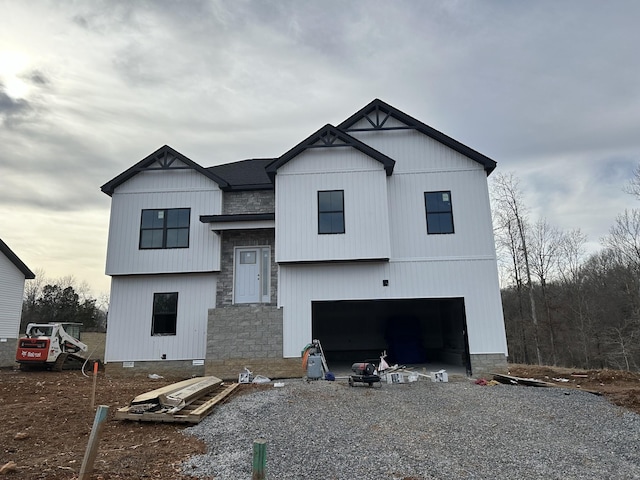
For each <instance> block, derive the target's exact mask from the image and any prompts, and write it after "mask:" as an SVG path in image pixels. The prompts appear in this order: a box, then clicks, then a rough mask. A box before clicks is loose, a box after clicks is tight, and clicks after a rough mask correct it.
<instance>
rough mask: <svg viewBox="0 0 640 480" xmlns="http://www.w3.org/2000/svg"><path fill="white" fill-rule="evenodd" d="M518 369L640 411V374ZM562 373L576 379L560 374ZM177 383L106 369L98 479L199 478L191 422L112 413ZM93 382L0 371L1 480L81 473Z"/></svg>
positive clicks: (68, 375)
mask: <svg viewBox="0 0 640 480" xmlns="http://www.w3.org/2000/svg"><path fill="white" fill-rule="evenodd" d="M510 373H511V374H512V375H515V376H520V377H527V378H536V379H541V380H545V381H548V382H552V383H557V384H559V385H562V386H563V387H566V388H581V389H586V390H594V391H599V392H602V393H603V394H604V395H605V396H606V397H607V398H609V399H610V400H611V401H612V402H613V403H616V404H618V405H622V406H624V407H626V408H629V409H631V410H633V411H635V412H638V413H640V374H637V373H634V374H632V373H627V372H618V371H612V370H601V371H576V370H568V369H552V368H548V367H533V366H528V365H513V366H512V367H511V370H510ZM560 378H564V379H566V380H568V381H567V382H560V381H557V380H554V379H560ZM169 383H172V382H171V381H167V380H164V379H161V380H151V379H148V378H136V379H112V378H109V377H106V376H105V375H104V374H102V373H99V374H98V379H97V389H96V402H95V403H96V405H108V406H109V407H110V412H109V414H110V418H109V420H108V421H107V422H106V424H105V426H104V429H103V433H102V437H101V439H100V443H99V450H98V455H97V457H96V461H95V465H94V473H93V474H92V475H91V478H92V479H93V480H98V479H100V480H112V479H162V480H169V479H183V480H184V479H188V478H191V477H189V476H184V475H182V474H181V469H180V464H181V462H182V461H183V460H184V459H185V458H187V457H188V456H190V455H193V454H197V453H203V452H204V451H205V446H204V445H203V444H202V443H201V442H200V441H198V440H196V439H195V438H192V437H189V436H184V435H182V434H181V433H180V431H181V430H182V429H183V428H184V426H180V425H176V424H151V423H137V422H127V421H116V420H113V418H112V417H113V414H114V412H115V410H117V409H118V408H119V407H122V406H125V405H128V403H129V401H130V400H131V399H132V398H133V397H135V396H136V395H139V394H141V393H144V392H147V391H149V390H153V389H155V388H159V387H161V386H164V385H167V384H169ZM92 386H93V379H92V378H87V377H85V376H83V374H82V373H81V372H79V371H64V372H59V373H55V372H47V371H44V372H21V371H13V370H0V467H2V466H3V465H6V464H8V463H9V462H14V463H15V470H14V471H12V472H11V471H10V472H8V473H6V474H5V475H4V476H3V475H0V479H1V478H20V479H66V480H69V479H75V478H77V477H78V473H79V471H80V466H81V464H82V459H83V457H84V452H85V450H86V447H87V442H88V439H89V434H90V432H91V427H92V425H93V419H94V415H95V410H94V409H92V408H91V397H92ZM247 388H248V389H252V388H253V386H247ZM478 388H480V387H478ZM513 388H534V387H515V386H514V387H513ZM232 401H233V400H232ZM213 415H215V410H214V413H213Z"/></svg>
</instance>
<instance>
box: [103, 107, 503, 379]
mask: <svg viewBox="0 0 640 480" xmlns="http://www.w3.org/2000/svg"><path fill="white" fill-rule="evenodd" d="M495 166H496V164H495V162H494V161H493V160H491V159H490V158H488V157H486V156H484V155H482V154H480V153H478V152H476V151H475V150H472V149H471V148H469V147H467V146H465V145H462V144H461V143H459V142H457V141H455V140H453V139H452V138H450V137H447V136H446V135H444V134H442V133H440V132H438V131H436V130H434V129H432V128H431V127H429V126H427V125H425V124H424V123H422V122H420V121H418V120H416V119H414V118H413V117H410V116H408V115H407V114H405V113H403V112H401V111H399V110H397V109H395V108H394V107H392V106H390V105H388V104H386V103H384V102H382V101H381V100H374V101H373V102H371V103H370V104H368V105H367V106H365V107H364V108H363V109H361V110H360V111H358V112H356V113H355V114H354V115H352V116H351V117H349V118H348V119H347V120H345V121H344V122H342V123H341V124H339V125H338V126H332V125H325V126H324V127H322V128H321V129H320V130H318V131H317V132H315V133H314V134H312V135H311V136H309V137H308V138H307V139H305V140H303V141H302V142H301V143H299V144H298V145H296V146H295V147H293V148H292V149H291V150H289V151H288V152H286V153H285V154H283V155H282V156H281V157H279V158H276V159H252V160H244V161H240V162H234V163H230V164H226V165H219V166H214V167H209V168H203V167H202V166H200V165H199V164H197V163H196V162H194V161H193V160H191V159H189V158H186V157H185V156H183V155H181V154H180V153H178V152H177V151H175V150H173V149H172V148H170V147H168V146H164V147H162V148H160V149H159V150H158V151H156V152H154V153H152V154H151V155H149V156H148V157H146V158H144V159H143V160H141V161H140V162H138V163H137V164H136V165H134V166H133V167H131V168H130V169H128V170H126V171H125V172H123V173H122V174H120V175H118V176H117V177H115V178H114V179H113V180H111V181H109V182H107V183H106V184H105V185H103V186H102V191H103V192H105V193H106V194H108V195H110V196H111V197H112V206H111V221H110V227H109V244H108V251H107V267H106V273H107V275H110V276H111V277H112V283H111V305H110V310H109V319H108V329H107V346H106V354H105V361H106V363H107V368H108V369H111V370H112V371H113V370H117V369H120V368H124V369H130V370H129V371H130V372H133V373H138V372H141V373H144V372H147V371H150V370H153V371H167V370H173V371H175V372H176V373H182V374H184V375H188V374H202V373H203V372H206V373H207V374H213V375H217V376H222V377H223V378H231V377H234V376H237V374H238V372H240V371H242V368H244V367H245V366H249V367H250V368H252V369H253V370H255V371H257V372H259V373H261V374H264V375H269V376H272V377H279V376H292V375H300V374H301V373H300V354H301V350H302V348H303V347H304V346H305V345H307V344H308V343H310V342H311V340H312V339H314V338H318V339H320V340H321V342H322V344H323V347H324V350H325V354H326V355H327V357H328V359H329V360H330V361H336V362H337V361H345V362H354V361H361V360H364V359H368V358H376V357H377V356H378V355H379V354H380V352H381V351H382V350H387V351H388V352H389V360H390V361H392V362H394V363H395V362H397V363H404V364H411V363H413V364H416V363H427V362H438V363H445V364H451V365H457V366H464V367H466V369H467V372H468V373H469V374H474V375H477V374H480V373H483V372H486V371H489V370H496V369H503V368H504V367H505V366H506V356H507V345H506V337H505V330H504V320H503V315H502V306H501V302H500V291H499V286H498V274H497V265H496V253H495V246H494V239H493V230H492V223H491V209H490V205H489V195H488V188H487V176H488V175H489V174H490V173H491V172H492V171H493V169H494V168H495Z"/></svg>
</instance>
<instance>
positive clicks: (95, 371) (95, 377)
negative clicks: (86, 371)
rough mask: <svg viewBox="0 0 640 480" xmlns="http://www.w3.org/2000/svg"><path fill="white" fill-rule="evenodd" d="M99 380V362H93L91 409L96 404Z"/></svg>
mask: <svg viewBox="0 0 640 480" xmlns="http://www.w3.org/2000/svg"><path fill="white" fill-rule="evenodd" d="M97 381H98V362H93V391H92V392H91V409H93V408H94V407H95V404H96V382H97Z"/></svg>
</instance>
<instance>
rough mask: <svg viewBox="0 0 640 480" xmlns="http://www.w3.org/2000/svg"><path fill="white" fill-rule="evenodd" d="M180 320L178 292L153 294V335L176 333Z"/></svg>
mask: <svg viewBox="0 0 640 480" xmlns="http://www.w3.org/2000/svg"><path fill="white" fill-rule="evenodd" d="M177 320H178V292H172V293H154V294H153V318H152V321H151V335H175V334H176V324H177Z"/></svg>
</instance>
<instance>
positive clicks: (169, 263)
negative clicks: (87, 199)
mask: <svg viewBox="0 0 640 480" xmlns="http://www.w3.org/2000/svg"><path fill="white" fill-rule="evenodd" d="M138 177H140V178H138ZM172 181H173V182H174V183H175V184H174V183H171V182H172ZM167 184H169V185H171V187H169V186H167ZM160 188H166V189H167V190H166V191H162V190H158V189H160ZM190 188H191V189H190ZM154 208H191V222H190V230H189V248H184V249H183V248H179V249H169V250H162V249H160V250H139V248H138V242H139V236H140V215H141V212H142V210H143V209H154ZM221 211H222V192H221V191H220V190H219V189H218V187H217V185H216V184H215V182H213V181H211V180H209V179H207V178H205V177H203V176H202V175H200V174H199V173H195V172H191V171H180V173H178V172H149V173H146V174H138V175H136V176H135V177H133V178H132V179H131V180H129V181H128V182H126V183H125V184H123V185H122V187H118V188H117V189H116V192H115V193H114V194H113V197H112V201H111V223H110V225H109V245H108V250H107V267H106V273H107V274H108V275H128V274H150V273H172V272H173V273H177V272H207V271H209V272H210V271H216V270H219V269H220V240H219V238H218V236H217V235H216V234H214V233H213V232H211V231H210V229H209V227H208V225H207V224H203V223H201V222H200V215H215V214H219V213H221Z"/></svg>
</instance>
